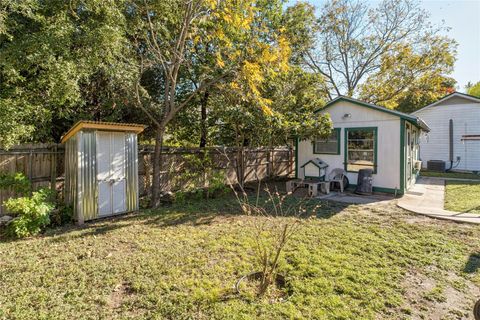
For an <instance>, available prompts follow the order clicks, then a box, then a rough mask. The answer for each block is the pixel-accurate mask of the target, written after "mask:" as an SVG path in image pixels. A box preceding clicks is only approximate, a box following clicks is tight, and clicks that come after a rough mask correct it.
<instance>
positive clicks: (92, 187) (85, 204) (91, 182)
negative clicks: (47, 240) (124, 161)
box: [76, 130, 98, 221]
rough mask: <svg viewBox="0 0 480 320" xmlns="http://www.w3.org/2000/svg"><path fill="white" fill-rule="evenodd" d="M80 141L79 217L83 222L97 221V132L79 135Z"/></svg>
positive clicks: (86, 131)
mask: <svg viewBox="0 0 480 320" xmlns="http://www.w3.org/2000/svg"><path fill="white" fill-rule="evenodd" d="M77 139H78V171H77V174H78V191H77V195H78V200H77V211H76V213H77V216H83V220H84V221H87V220H91V219H95V218H96V217H97V216H98V210H97V167H96V158H97V150H96V135H95V131H92V130H84V131H80V132H79V133H77Z"/></svg>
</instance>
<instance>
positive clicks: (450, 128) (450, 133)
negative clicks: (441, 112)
mask: <svg viewBox="0 0 480 320" xmlns="http://www.w3.org/2000/svg"><path fill="white" fill-rule="evenodd" d="M448 147H449V149H448V151H449V158H450V159H449V160H450V168H448V169H447V170H446V171H447V172H449V171H450V170H452V168H453V120H452V119H450V121H449V125H448Z"/></svg>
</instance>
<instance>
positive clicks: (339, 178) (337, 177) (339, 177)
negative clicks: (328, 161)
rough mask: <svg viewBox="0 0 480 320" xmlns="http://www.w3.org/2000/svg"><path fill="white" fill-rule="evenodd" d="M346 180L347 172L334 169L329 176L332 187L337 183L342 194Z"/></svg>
mask: <svg viewBox="0 0 480 320" xmlns="http://www.w3.org/2000/svg"><path fill="white" fill-rule="evenodd" d="M344 178H345V170H343V169H340V168H337V169H333V170H332V171H331V172H330V173H329V174H328V181H330V185H332V184H333V185H335V183H338V185H339V186H340V192H343V189H344V187H345V185H344Z"/></svg>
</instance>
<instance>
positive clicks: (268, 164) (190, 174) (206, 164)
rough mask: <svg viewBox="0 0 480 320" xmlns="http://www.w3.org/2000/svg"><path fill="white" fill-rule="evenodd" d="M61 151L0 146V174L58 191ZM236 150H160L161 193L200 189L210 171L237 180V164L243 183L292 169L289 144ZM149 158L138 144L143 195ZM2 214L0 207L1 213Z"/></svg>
mask: <svg viewBox="0 0 480 320" xmlns="http://www.w3.org/2000/svg"><path fill="white" fill-rule="evenodd" d="M64 151H65V148H64V146H63V145H61V144H35V145H21V146H17V147H15V148H12V149H10V150H8V151H6V150H0V173H15V172H22V173H23V174H25V175H26V176H27V177H28V178H29V180H30V181H31V182H32V189H36V188H38V187H48V186H49V187H51V188H55V189H56V190H57V191H59V192H62V191H63V184H64V177H65V161H64ZM237 151H238V150H237V149H235V148H205V149H200V148H188V149H187V148H165V149H164V150H163V151H162V170H161V182H162V191H175V190H182V189H185V188H187V187H202V186H203V185H202V183H204V182H205V181H208V180H209V178H211V176H213V175H216V176H217V177H219V176H221V177H223V178H224V181H225V182H228V181H231V182H237V175H236V168H237V165H240V166H241V167H242V168H244V170H243V171H244V179H245V181H253V180H256V179H257V178H258V179H266V178H276V177H288V176H292V175H293V173H294V170H295V169H294V168H295V167H294V151H293V149H292V148H275V149H265V148H259V149H244V150H243V152H241V153H237ZM239 155H240V156H239ZM152 157H153V146H139V157H138V162H139V184H140V194H141V195H146V194H148V193H149V191H150V188H151V181H152V173H153V166H152ZM205 169H207V170H205ZM61 194H62V193H61ZM13 196H15V195H14V194H13V193H12V192H11V191H8V190H0V204H3V202H4V201H5V200H7V199H9V198H11V197H13ZM4 212H5V209H4V208H3V206H2V205H0V215H1V214H2V213H4Z"/></svg>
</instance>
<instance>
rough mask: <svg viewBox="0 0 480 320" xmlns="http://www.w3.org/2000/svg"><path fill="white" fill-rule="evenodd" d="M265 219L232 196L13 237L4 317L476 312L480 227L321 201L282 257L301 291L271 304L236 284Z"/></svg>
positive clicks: (5, 260)
mask: <svg viewBox="0 0 480 320" xmlns="http://www.w3.org/2000/svg"><path fill="white" fill-rule="evenodd" d="M264 219H265V218H262V217H251V216H243V215H240V214H239V213H238V209H237V205H236V204H235V202H234V201H233V200H232V199H231V198H228V197H227V198H222V199H215V200H209V201H202V202H195V203H190V204H183V205H173V206H172V207H169V208H163V209H160V210H156V211H143V212H141V213H140V214H136V215H129V216H124V217H118V218H116V219H109V220H104V221H98V222H95V223H89V224H87V225H86V226H85V227H83V228H76V227H67V228H62V229H57V230H51V231H49V232H47V234H45V235H43V236H39V237H36V238H30V239H26V240H20V241H6V240H5V241H3V242H0V292H1V294H0V319H78V318H82V319H128V318H132V319H133V318H148V319H151V318H154V319H252V318H258V319H283V318H291V319H410V318H415V319H473V318H472V315H471V308H472V306H473V303H474V301H475V299H478V298H480V289H479V285H480V277H479V271H477V268H478V267H479V265H480V226H473V225H464V224H455V223H448V222H443V221H436V220H432V219H429V218H425V217H419V216H414V215H411V214H408V213H407V212H405V211H402V210H401V209H399V208H397V207H396V206H395V205H394V204H393V203H387V204H381V205H377V206H376V207H372V206H348V207H346V206H343V205H339V204H333V203H328V202H324V203H321V207H320V208H318V209H317V210H316V215H314V216H311V217H310V218H305V219H304V220H303V224H302V229H301V232H299V233H298V234H296V235H295V236H294V238H293V239H292V242H291V243H290V244H289V245H288V247H287V249H286V251H285V254H284V259H283V262H282V264H281V266H280V270H281V272H282V273H283V274H284V275H286V277H287V280H288V281H289V287H290V288H291V290H292V291H293V295H292V296H291V297H290V299H289V300H288V301H287V302H283V303H270V302H269V301H268V300H249V299H242V298H239V297H238V296H236V295H235V294H233V292H232V286H233V285H234V283H235V281H236V280H237V279H238V278H239V277H240V276H241V275H243V274H245V273H248V272H250V271H253V270H257V269H258V265H257V264H256V263H255V262H254V261H253V260H252V257H251V254H250V253H251V247H252V243H253V239H252V236H253V235H254V234H255V233H254V227H253V226H254V224H255V223H256V222H259V221H262V220H264ZM279 219H292V218H279Z"/></svg>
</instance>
